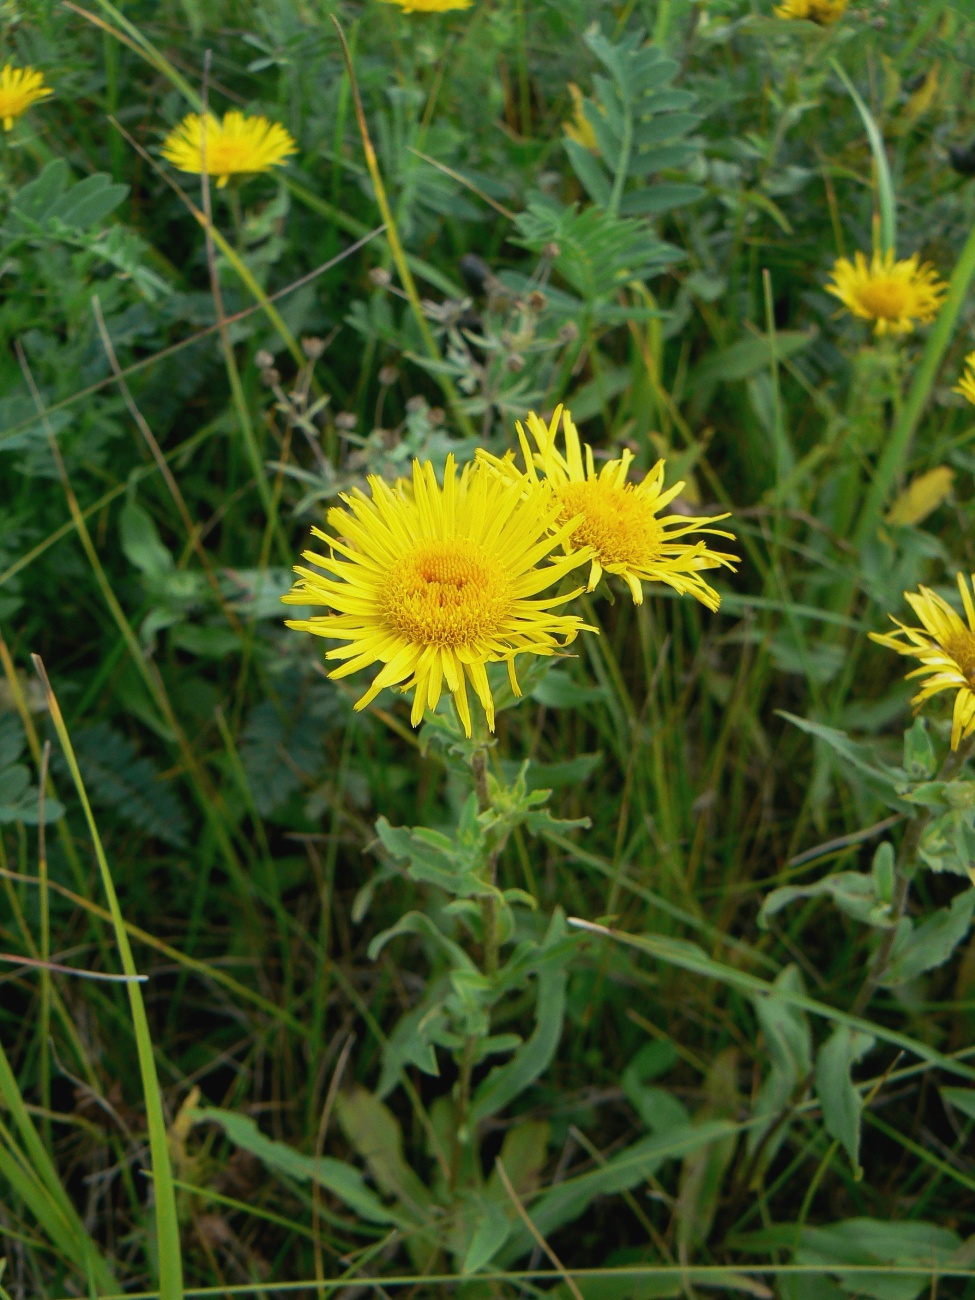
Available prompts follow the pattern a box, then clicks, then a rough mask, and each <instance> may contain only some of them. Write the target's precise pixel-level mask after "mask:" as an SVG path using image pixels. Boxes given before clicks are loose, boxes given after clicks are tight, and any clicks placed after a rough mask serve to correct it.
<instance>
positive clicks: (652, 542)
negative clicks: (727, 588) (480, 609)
mask: <svg viewBox="0 0 975 1300" xmlns="http://www.w3.org/2000/svg"><path fill="white" fill-rule="evenodd" d="M560 421H561V423H562V431H563V444H564V447H565V451H564V453H563V452H561V451H559V449H558V447H557V435H558V428H559V423H560ZM527 423H528V431H529V433H530V434H531V436H532V438H533V440H534V443H535V449H534V450H533V449H532V447H531V446H530V444H529V441H528V436H527V434H526V433H525V430H524V428H523V426H522V425H521V424H520V423H519V424H518V425H517V429H518V439H519V441H520V443H521V450H522V455H523V457H524V460H525V466H526V470H527V476H528V484H529V487H530V489H531V490H535V489H537V488H539V487H541V486H542V485H543V484H544V485H545V486H547V487H548V488H550V489H551V490H552V491H553V492H554V493H555V497H556V499H557V501H558V503H559V506H560V513H559V516H558V524H559V526H560V528H565V527H567V526H569V525H570V524H571V521H573V520H574V521H575V522H574V524H571V528H570V534H569V540H568V541H567V543H566V545H567V547H568V548H569V549H570V550H571V549H573V548H575V547H582V548H584V549H585V550H586V551H587V552H589V553H590V555H591V562H590V571H589V584H588V590H589V591H592V590H594V588H595V587H596V585H597V584H598V582H599V580H600V578H601V577H602V575H603V571H604V570H605V572H607V573H615V574H618V575H619V576H620V577H621V578H622V579H623V581H624V582H625V583H626V585H627V586H628V587H629V589H630V594H631V595H632V597H633V603H634V604H635V605H641V604H642V603H643V583H644V582H665V583H666V584H667V585H668V586H670V587H673V588H674V590H675V591H678V592H680V593H681V595H684V594H689V595H692V596H694V597H695V598H696V599H697V600H699V601H701V603H702V604H704V605H707V607H708V608H709V609H717V608H718V605H719V603H720V597H719V596H718V593H717V592H716V591H715V590H714V588H713V587H710V586H709V585H708V584H707V582H705V581H704V579H703V578H702V577H701V572H702V570H705V569H716V568H718V567H719V566H724V567H725V568H729V569H731V568H734V566H735V564H736V562H737V559H738V557H737V556H736V555H726V554H725V553H724V552H723V551H712V550H709V549H708V546H707V543H706V542H704V541H702V540H698V541H695V542H685V541H683V540H682V539H683V538H685V537H686V536H687V535H688V534H689V533H694V532H697V533H710V534H711V535H713V536H715V537H728V538H732V539H733V536H734V535H733V534H732V533H726V532H722V531H720V530H718V529H715V528H712V527H708V526H706V525H711V524H714V523H717V522H718V521H719V520H721V519H726V518H727V517H728V516H727V515H716V516H713V517H710V518H706V517H700V518H699V517H693V518H692V517H688V516H687V515H663V516H661V515H660V514H659V512H660V511H661V510H662V509H663V508H664V507H665V506H667V505H669V504H670V502H671V501H673V499H674V498H675V497H676V496H678V495H679V493H680V491H681V489H682V488H683V486H684V484H683V483H675V484H673V486H671V487H669V488H667V489H666V490H665V489H664V462H663V461H662V460H660V461H658V462H657V463H656V465H654V467H653V469H652V470H650V472H649V473H648V474H647V475H646V476H645V477H644V479H643V481H642V482H641V483H628V482H627V475H628V474H629V469H630V465H631V464H632V463H633V453H632V451H629V450H624V451H623V454H622V456H621V457H620V458H619V459H618V460H611V461H607V463H606V464H605V465H604V466H603V468H602V469H601V470H600V471H599V473H598V474H597V473H596V467H595V462H594V458H593V454H592V448H591V447H589V446H588V445H587V446H586V447H585V459H583V447H582V444H581V442H580V439H579V433H578V430H577V429H576V426H575V424H574V423H573V420H572V416H571V415H570V414H569V412H568V411H564V412H563V409H562V407H561V406H559V407H556V410H555V414H554V415H553V416H552V420H551V423H550V424H548V425H546V424H545V423H544V421H542V420H540V419H539V418H538V416H537V415H536V414H535V413H534V411H533V412H532V413H531V414H530V415H529V416H528V421H527ZM477 455H478V458H479V459H481V460H483V461H485V462H486V463H488V464H490V465H491V466H492V468H494V470H495V471H496V472H500V473H501V474H503V475H505V476H507V477H508V478H509V479H514V480H519V479H521V477H522V476H521V473H520V471H519V470H518V469H517V467H516V466H515V463H514V460H513V458H512V457H511V455H510V454H509V455H508V456H507V457H505V458H504V459H503V460H501V459H498V457H496V456H491V455H490V454H489V453H487V452H484V451H480V450H479V451H478V453H477ZM539 473H541V474H542V475H543V476H544V477H543V478H540V477H539Z"/></svg>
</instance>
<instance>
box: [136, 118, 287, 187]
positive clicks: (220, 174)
mask: <svg viewBox="0 0 975 1300" xmlns="http://www.w3.org/2000/svg"><path fill="white" fill-rule="evenodd" d="M297 150H298V146H297V145H296V144H295V142H294V140H293V139H292V137H291V135H290V134H289V132H287V131H286V130H285V129H284V127H283V126H281V125H280V123H278V122H271V121H269V119H268V118H266V117H249V116H248V115H247V114H245V113H241V112H238V111H237V110H236V109H234V110H232V111H231V112H229V113H225V114H224V117H223V121H222V122H221V121H220V119H219V118H217V117H215V116H214V115H213V113H208V114H207V115H206V133H205V138H204V130H203V118H202V117H200V115H199V114H198V113H190V114H188V115H187V116H186V117H184V118H183V120H182V122H180V124H179V126H177V127H174V128H173V130H172V131H170V133H169V135H168V136H167V137H166V139H165V141H164V142H163V147H162V155H163V157H164V158H165V159H166V160H167V161H168V162H171V163H172V164H173V166H174V167H178V168H179V170H180V171H181V172H194V173H196V174H197V175H199V174H201V173H202V172H203V170H204V163H203V158H204V152H205V153H206V173H207V175H208V176H215V177H216V178H217V185H218V186H219V187H220V188H223V186H224V185H226V184H227V182H228V181H229V180H230V178H231V176H252V175H254V174H255V173H258V172H265V171H267V170H268V169H269V168H271V167H279V166H281V165H282V164H283V163H285V162H287V160H288V159H289V158H290V157H291V155H292V154H294V153H296V152H297Z"/></svg>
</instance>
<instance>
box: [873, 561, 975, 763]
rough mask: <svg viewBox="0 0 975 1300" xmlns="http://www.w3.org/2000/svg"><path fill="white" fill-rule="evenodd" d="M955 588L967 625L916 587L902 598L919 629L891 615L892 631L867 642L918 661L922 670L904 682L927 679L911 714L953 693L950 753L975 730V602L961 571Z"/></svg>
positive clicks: (942, 602)
mask: <svg viewBox="0 0 975 1300" xmlns="http://www.w3.org/2000/svg"><path fill="white" fill-rule="evenodd" d="M958 590H959V592H961V601H962V605H963V606H964V609H965V617H966V618H967V619H968V623H967V625H966V623H965V622H964V621H963V620H962V619H961V618H960V617H959V615H958V614H956V613H955V611H954V610H953V609H952V607H951V606H950V605H949V604H948V602H947V601H946V600H944V599H943V598H942V597H941V596H939V595H937V593H935V592H933V591H929V590H928V588H927V587H919V588H918V592H917V595H915V594H914V593H913V592H911V591H905V592H904V599H905V600H906V601H907V603H908V604H909V605H910V607H911V609H913V610H914V613H915V614H916V615H917V616H918V618H919V619H920V620H921V623H922V626H921V627H907V626H906V625H905V624H904V623H901V622H900V620H899V619H896V618H894V617H893V615H891V622H893V623H896V624H897V631H896V632H884V633H880V632H871V633H870V640H871V641H876V642H877V644H878V645H883V646H886V647H887V648H888V649H889V650H896V651H897V653H898V654H902V655H910V656H912V657H913V658H914V659H919V660H920V661H921V667H920V668H915V669H914V670H913V672H909V673H908V674H907V677H908V680H910V679H911V678H912V677H925V678H926V679H927V680H926V681H925V682H924V684H923V685H922V687H921V690H920V691H919V692H918V693H917V695H915V696H914V699H913V700H912V701H911V703H912V704H913V705H914V711H915V712H917V710H918V709H919V708H920V707H921V705H922V704H923V703H924V702H925V700H930V699H931V697H932V696H933V695H937V694H939V693H940V692H941V691H957V694H956V695H955V706H954V713H953V716H952V722H951V748H952V749H957V748H958V744H959V742H960V741H961V740H962V739H963V738H964V737H965V736H970V735H971V734H972V732H973V731H975V604H973V602H972V593H971V591H970V589H969V585H968V582H967V581H966V580H965V575H964V574H962V573H959V574H958Z"/></svg>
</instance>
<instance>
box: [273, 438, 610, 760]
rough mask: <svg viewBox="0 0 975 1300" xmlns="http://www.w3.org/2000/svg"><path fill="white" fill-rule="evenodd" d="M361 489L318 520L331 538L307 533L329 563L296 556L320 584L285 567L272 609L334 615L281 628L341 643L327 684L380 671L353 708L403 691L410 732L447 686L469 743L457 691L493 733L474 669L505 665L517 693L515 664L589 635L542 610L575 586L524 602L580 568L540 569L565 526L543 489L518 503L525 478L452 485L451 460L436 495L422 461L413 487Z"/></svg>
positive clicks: (483, 683) (476, 472)
mask: <svg viewBox="0 0 975 1300" xmlns="http://www.w3.org/2000/svg"><path fill="white" fill-rule="evenodd" d="M369 487H370V490H371V493H372V496H371V498H370V497H368V496H366V494H365V493H364V492H361V491H359V490H358V489H357V490H355V491H353V492H352V493H350V494H349V495H348V496H343V497H342V500H343V501H344V502H345V507H346V508H345V509H341V508H338V507H337V508H335V509H332V510H330V511H329V512H328V522H329V524H330V525H331V526H332V528H333V530H334V534H335V535H330V534H328V533H324V532H321V531H320V530H319V529H317V528H314V529H312V531H313V533H314V534H315V536H316V537H320V538H321V539H322V540H323V541H325V542H327V543H328V546H329V551H330V554H329V555H327V556H325V555H318V554H316V553H315V552H313V551H305V552H304V558H305V559H306V560H308V562H309V563H310V564H314V565H315V566H316V568H318V569H321V570H323V571H324V574H322V573H317V572H315V571H314V570H313V569H306V568H302V567H300V566H299V567H296V569H295V572H296V573H297V574H298V575H299V581H298V582H296V583H295V586H294V587H293V589H292V590H291V591H290V592H289V593H288V595H287V596H285V597H284V598H283V599H284V600H285V602H286V603H288V604H291V605H326V606H328V608H329V609H330V610H331V611H332V612H331V613H329V614H327V615H315V616H313V617H312V618H308V619H296V620H293V621H289V622H288V626H289V627H292V628H296V629H298V630H299V631H303V632H312V633H314V635H316V636H323V637H328V638H330V639H333V640H336V641H346V642H348V644H347V645H343V646H339V647H337V648H336V649H334V650H329V651H328V652H327V654H326V656H325V657H326V658H327V659H342V660H345V662H344V663H343V664H342V665H341V666H340V667H338V668H336V669H335V670H334V672H332V673H331V676H332V677H345V676H347V675H348V674H349V673H354V672H358V671H359V669H361V668H368V667H370V666H371V665H372V664H375V663H379V664H382V665H383V667H382V668H381V670H380V671H379V673H378V674H377V675H376V676H375V677H374V678H373V681H372V685H371V686H370V687H369V689H368V690H367V691H366V693H365V694H364V695H363V696H362V698H361V699H360V700H359V701H358V703H357V704H356V706H355V707H356V708H357V709H363V708H365V707H366V705H367V704H369V703H370V702H371V701H372V700H374V699H375V698H376V696H377V695H378V694H379V692H380V691H381V690H382V689H383V688H384V687H386V686H399V687H400V689H401V690H403V691H409V690H411V689H412V690H413V692H414V694H413V712H412V718H411V721H412V723H413V725H414V727H415V726H417V725H418V723H419V722H420V720H421V718H422V717H423V713H424V709H426V708H430V709H435V708H436V707H437V701H438V700H439V699H440V695H441V691H442V688H443V686H444V684H446V688H447V690H449V691H450V692H451V694H452V695H453V697H454V702H455V703H456V705H457V712H458V714H459V715H460V720H461V722H462V723H463V726H464V731H465V732H466V733H467V735H468V736H470V734H471V713H470V705H469V702H468V698H467V682H468V680H469V681H470V683H471V685H472V686H473V688H474V693H475V694H476V695H477V697H478V699H479V700H480V701H481V704H482V705H483V708H484V713H485V715H486V717H487V723H488V726H489V727H490V728H491V730H492V731H493V730H494V700H493V698H492V695H491V687H490V685H489V683H488V676H487V672H486V671H485V665H486V664H489V663H498V662H504V663H506V664H507V665H508V676H509V679H510V681H511V687H512V690H513V691H514V692H515V694H516V695H517V694H520V691H519V688H518V680H517V678H516V676H515V671H514V659H515V656H516V655H519V654H535V655H552V654H555V653H556V652H557V651H559V650H561V649H563V648H564V647H565V646H566V645H568V644H569V642H571V641H573V640H575V637H576V635H577V634H578V633H579V632H580V631H582V630H584V629H585V630H589V631H592V630H594V629H587V628H586V625H585V624H584V623H582V622H581V620H580V619H579V618H578V617H577V616H575V615H573V614H556V613H554V612H553V610H554V609H555V607H556V606H559V605H564V604H566V602H568V601H570V600H572V599H573V598H574V597H575V596H577V595H578V594H579V591H580V590H581V588H579V589H578V590H576V591H572V592H568V593H566V594H564V595H561V596H550V597H548V598H546V599H544V600H535V599H532V598H533V597H535V596H537V595H538V594H539V592H541V591H544V590H545V589H546V588H547V587H551V586H552V584H553V583H556V582H559V581H560V579H562V578H563V577H564V576H565V575H566V574H567V573H569V572H570V570H572V569H574V568H576V567H577V565H579V564H581V563H584V562H585V560H586V559H587V558H588V554H587V553H586V552H577V553H574V554H571V555H567V556H565V557H562V556H558V557H555V558H550V557H551V554H552V552H553V551H554V550H555V549H556V548H557V547H558V546H559V545H560V544H561V543H562V542H564V541H565V540H567V538H568V536H569V534H570V533H571V532H572V529H573V527H574V524H575V521H574V520H573V521H571V522H570V523H569V524H564V525H562V526H559V524H558V522H557V520H558V516H559V511H560V507H559V503H558V502H557V501H556V500H555V498H554V496H553V494H552V493H551V491H550V490H546V491H544V492H541V493H539V494H537V495H536V494H535V493H533V494H532V496H531V499H530V500H529V499H527V498H526V497H525V490H524V488H525V485H524V479H523V478H513V479H505V478H501V477H499V476H498V475H497V474H494V473H492V471H491V470H489V469H488V468H487V467H486V466H483V465H474V464H472V465H467V466H465V467H464V470H463V471H462V473H461V474H460V475H459V476H458V474H457V470H456V466H455V464H454V459H453V457H452V456H449V457H448V458H447V466H446V469H445V471H444V482H443V487H442V488H441V487H440V486H438V484H437V480H436V477H435V476H434V472H433V466H432V465H431V464H430V462H429V461H427V462H425V463H424V464H421V463H420V462H419V461H418V460H415V461H414V462H413V480H412V484H411V483H409V482H408V481H406V480H403V479H401V480H400V481H399V482H398V483H397V484H395V485H394V486H392V487H390V485H389V484H388V483H386V482H384V480H383V479H381V478H379V477H376V476H373V477H371V478H370V479H369ZM546 560H548V561H549V562H548V563H546V564H544V567H541V568H540V567H538V566H539V565H541V564H542V563H543V561H546Z"/></svg>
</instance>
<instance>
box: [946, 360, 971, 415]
mask: <svg viewBox="0 0 975 1300" xmlns="http://www.w3.org/2000/svg"><path fill="white" fill-rule="evenodd" d="M951 391H952V392H953V393H961V395H962V397H965V398H967V399H968V401H970V402H971V404H972V405H973V406H975V352H969V354H968V356H967V357H966V358H965V369H964V370H963V371H962V374H961V378H960V379H959V380H958V383H957V384H955V386H954V388H953V389H952V390H951Z"/></svg>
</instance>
